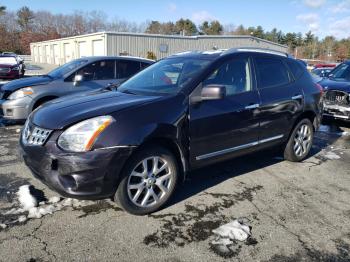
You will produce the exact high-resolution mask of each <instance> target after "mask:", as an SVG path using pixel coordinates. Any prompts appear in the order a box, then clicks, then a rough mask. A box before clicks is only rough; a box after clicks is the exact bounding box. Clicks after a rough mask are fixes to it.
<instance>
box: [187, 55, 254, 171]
mask: <svg viewBox="0 0 350 262" xmlns="http://www.w3.org/2000/svg"><path fill="white" fill-rule="evenodd" d="M253 79H254V78H253V77H252V70H251V61H250V58H249V57H248V56H245V55H239V56H236V57H235V58H232V59H230V60H228V61H226V62H224V63H222V64H221V65H220V66H218V68H216V69H215V70H214V71H213V72H212V73H211V74H210V75H209V77H207V78H206V79H205V80H204V81H203V82H202V84H201V87H204V86H206V85H212V84H215V85H224V86H225V87H226V96H225V97H224V98H223V99H219V100H211V101H202V102H200V103H196V104H192V105H190V112H189V118H190V122H189V123H190V124H189V125H190V152H191V153H190V154H191V163H192V165H193V166H194V167H195V166H197V165H198V166H200V165H202V164H203V163H208V162H214V161H216V160H218V159H222V158H225V157H231V156H232V155H237V154H240V153H243V152H246V151H247V150H249V149H250V148H252V147H254V146H256V145H257V141H258V135H259V120H258V117H257V114H258V105H259V103H260V98H259V93H258V92H257V90H256V88H255V82H254V80H253ZM199 88H200V87H199Z"/></svg>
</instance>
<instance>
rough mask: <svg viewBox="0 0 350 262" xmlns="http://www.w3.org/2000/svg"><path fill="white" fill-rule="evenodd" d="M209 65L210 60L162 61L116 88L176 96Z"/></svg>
mask: <svg viewBox="0 0 350 262" xmlns="http://www.w3.org/2000/svg"><path fill="white" fill-rule="evenodd" d="M209 63H210V60H202V59H198V58H183V57H178V58H170V59H164V60H161V61H159V62H157V63H155V64H153V65H151V66H149V67H148V68H146V69H145V70H143V71H141V72H140V73H139V74H137V75H135V76H133V77H132V78H130V79H129V80H128V81H126V82H125V83H124V84H122V85H121V86H120V87H119V88H118V91H120V92H129V93H135V94H138V93H155V94H176V93H178V92H179V91H180V90H181V89H182V88H183V87H184V86H185V85H186V84H187V83H189V82H190V81H191V80H192V79H193V78H195V77H196V76H198V75H199V74H200V73H201V72H202V71H203V69H204V68H205V67H206V66H207V65H208V64H209Z"/></svg>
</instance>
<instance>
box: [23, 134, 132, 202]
mask: <svg viewBox="0 0 350 262" xmlns="http://www.w3.org/2000/svg"><path fill="white" fill-rule="evenodd" d="M58 135H59V134H55V133H53V134H52V136H51V138H50V139H49V140H48V141H47V142H46V144H45V145H44V146H33V145H25V144H23V142H22V140H20V154H21V156H22V158H23V160H24V162H25V164H26V165H27V166H28V167H29V169H30V170H31V172H32V173H33V175H34V176H35V177H36V178H38V179H39V180H41V181H42V182H43V183H44V184H46V185H47V186H48V187H50V188H51V189H53V190H54V191H56V192H58V193H59V194H61V195H62V196H65V197H72V198H77V199H102V198H107V197H110V196H112V195H113V194H114V192H115V191H116V189H117V186H118V183H119V178H120V173H121V170H122V168H123V166H124V164H125V162H126V160H127V159H128V158H129V156H130V155H131V153H132V152H133V150H134V148H135V147H132V146H130V147H129V146H126V147H114V148H105V149H96V150H93V151H89V152H85V153H68V152H64V151H62V150H61V149H60V148H58V147H57V145H56V140H57V137H58Z"/></svg>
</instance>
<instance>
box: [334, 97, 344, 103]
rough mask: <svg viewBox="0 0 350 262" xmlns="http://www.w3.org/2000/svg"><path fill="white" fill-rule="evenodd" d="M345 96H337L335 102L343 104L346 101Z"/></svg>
mask: <svg viewBox="0 0 350 262" xmlns="http://www.w3.org/2000/svg"><path fill="white" fill-rule="evenodd" d="M344 98H345V97H344V96H335V100H336V101H338V102H342V101H343V100H344Z"/></svg>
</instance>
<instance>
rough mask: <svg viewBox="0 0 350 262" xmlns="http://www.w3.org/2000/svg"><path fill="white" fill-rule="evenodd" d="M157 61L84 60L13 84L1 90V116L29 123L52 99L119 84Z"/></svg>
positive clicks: (126, 58)
mask: <svg viewBox="0 0 350 262" xmlns="http://www.w3.org/2000/svg"><path fill="white" fill-rule="evenodd" d="M153 62H154V61H153V60H149V59H144V58H138V57H107V56H106V57H104V56H102V57H84V58H80V59H76V60H73V61H71V62H69V63H67V64H64V65H62V66H60V67H58V68H56V69H54V70H53V71H51V72H50V73H48V74H47V75H43V76H36V77H29V78H24V79H19V80H15V81H11V82H9V83H7V84H5V85H3V86H1V87H0V114H2V115H3V117H4V118H5V119H8V120H25V119H26V118H27V117H28V115H29V114H30V113H31V112H32V111H33V110H34V109H36V108H37V107H39V106H40V105H42V104H44V103H46V102H48V101H50V100H53V99H56V98H58V97H62V96H67V95H72V94H76V93H79V92H88V91H93V90H97V89H99V88H103V87H106V86H107V85H108V84H118V83H120V82H122V81H124V80H126V79H127V78H129V77H130V76H132V75H134V74H136V73H137V72H139V71H140V70H142V69H144V68H146V67H147V66H149V65H150V64H152V63H153Z"/></svg>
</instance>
